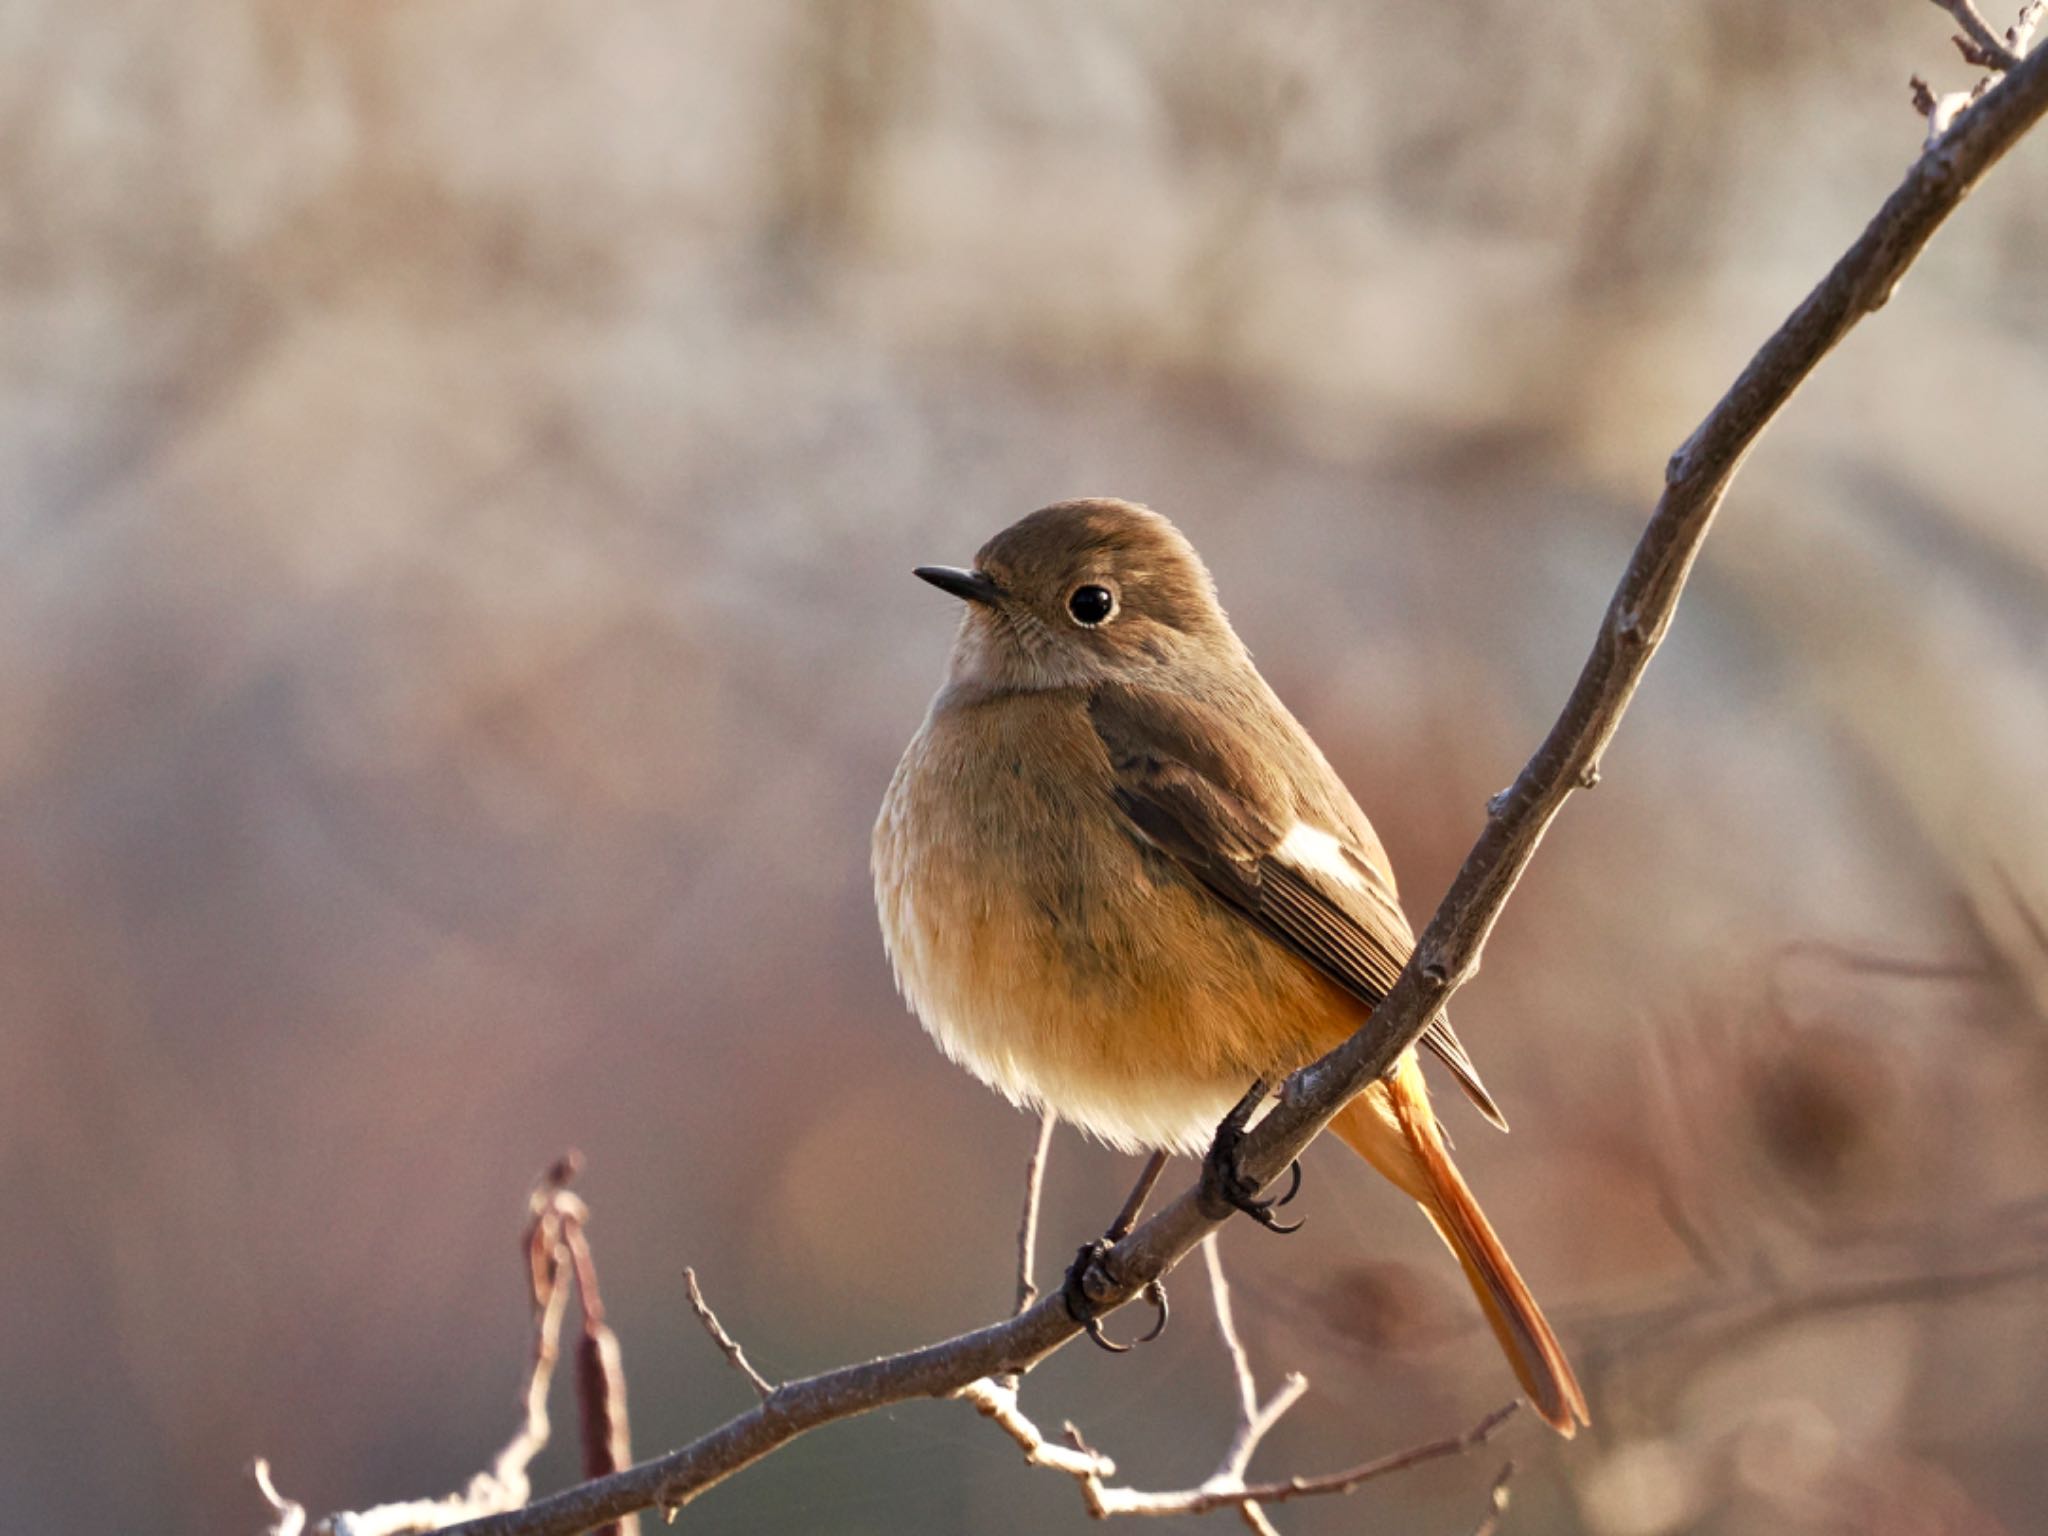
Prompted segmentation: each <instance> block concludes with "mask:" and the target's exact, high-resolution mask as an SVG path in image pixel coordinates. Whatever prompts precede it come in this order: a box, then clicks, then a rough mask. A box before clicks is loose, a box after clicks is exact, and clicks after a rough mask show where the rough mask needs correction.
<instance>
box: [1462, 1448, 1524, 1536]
mask: <svg viewBox="0 0 2048 1536" xmlns="http://www.w3.org/2000/svg"><path fill="white" fill-rule="evenodd" d="M1514 1476H1515V1464H1514V1463H1513V1462H1512V1461H1511V1462H1509V1463H1508V1464H1507V1465H1506V1466H1504V1467H1502V1468H1501V1469H1500V1471H1499V1472H1498V1473H1496V1474H1495V1475H1494V1479H1493V1486H1492V1487H1491V1488H1489V1489H1488V1490H1487V1494H1486V1498H1487V1504H1488V1509H1487V1511H1486V1518H1485V1519H1484V1520H1482V1521H1480V1522H1479V1524H1478V1525H1476V1526H1474V1527H1473V1529H1472V1536H1494V1533H1495V1532H1496V1531H1498V1530H1499V1529H1500V1517H1501V1516H1502V1515H1504V1514H1506V1513H1507V1512H1508V1484H1509V1483H1510V1482H1512V1481H1513V1480H1514Z"/></svg>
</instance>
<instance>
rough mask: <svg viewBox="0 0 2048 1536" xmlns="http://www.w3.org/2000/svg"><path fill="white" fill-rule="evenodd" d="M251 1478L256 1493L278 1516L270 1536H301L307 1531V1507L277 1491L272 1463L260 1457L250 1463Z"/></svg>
mask: <svg viewBox="0 0 2048 1536" xmlns="http://www.w3.org/2000/svg"><path fill="white" fill-rule="evenodd" d="M249 1476H250V1478H251V1479H252V1480H253V1481H254V1482H255V1484H256V1491H257V1492H258V1493H259V1494H261V1495H262V1496H263V1502H264V1503H266V1504H268V1505H269V1506H270V1512H271V1513H272V1514H273V1515H275V1516H277V1518H276V1519H275V1520H273V1521H271V1522H270V1533H269V1536H300V1533H301V1532H302V1531H304V1530H305V1529H306V1506H305V1505H303V1504H301V1503H299V1502H298V1501H297V1500H295V1499H288V1498H286V1497H285V1496H284V1495H283V1494H281V1493H279V1492H278V1491H277V1485H276V1484H275V1483H273V1482H272V1481H271V1480H270V1463H269V1462H267V1461H265V1460H264V1459H263V1458H262V1457H261V1456H258V1457H257V1458H256V1459H255V1460H254V1461H252V1462H251V1463H249Z"/></svg>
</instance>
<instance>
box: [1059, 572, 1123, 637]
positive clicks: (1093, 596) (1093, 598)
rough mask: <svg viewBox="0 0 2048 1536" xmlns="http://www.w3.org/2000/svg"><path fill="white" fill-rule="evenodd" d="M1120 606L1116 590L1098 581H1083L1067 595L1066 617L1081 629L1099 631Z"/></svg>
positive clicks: (1114, 615) (1113, 616)
mask: <svg viewBox="0 0 2048 1536" xmlns="http://www.w3.org/2000/svg"><path fill="white" fill-rule="evenodd" d="M1121 606H1122V605H1121V604H1120V603H1118V601H1117V596H1116V588H1114V587H1111V586H1108V585H1106V584H1105V583H1103V582H1099V581H1084V582H1082V583H1081V584H1080V585H1079V586H1078V587H1076V588H1074V590H1073V591H1071V592H1069V593H1068V594H1067V617H1068V618H1070V619H1072V620H1073V621H1074V622H1075V623H1076V624H1078V625H1080V626H1081V627H1082V628H1083V629H1100V628H1101V627H1102V626H1103V625H1105V624H1107V623H1108V622H1109V621H1110V620H1111V619H1113V618H1115V617H1116V615H1117V610H1118V609H1119V608H1120V607H1121Z"/></svg>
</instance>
